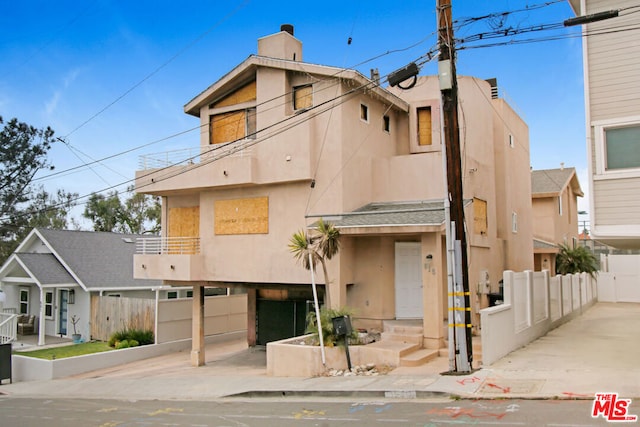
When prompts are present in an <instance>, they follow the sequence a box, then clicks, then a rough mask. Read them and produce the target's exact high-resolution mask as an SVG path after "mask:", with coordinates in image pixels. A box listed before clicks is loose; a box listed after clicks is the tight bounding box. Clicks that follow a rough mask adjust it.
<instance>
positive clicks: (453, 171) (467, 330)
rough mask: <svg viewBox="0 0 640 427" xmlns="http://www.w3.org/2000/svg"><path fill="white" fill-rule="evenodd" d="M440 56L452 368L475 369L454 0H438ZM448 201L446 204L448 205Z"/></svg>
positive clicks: (455, 371)
mask: <svg viewBox="0 0 640 427" xmlns="http://www.w3.org/2000/svg"><path fill="white" fill-rule="evenodd" d="M437 11H438V40H439V47H440V56H439V58H438V59H439V61H438V77H439V79H440V93H441V99H442V117H443V139H444V150H445V159H446V169H447V175H446V177H447V201H448V207H449V215H448V217H449V220H448V221H447V250H448V259H449V291H448V292H449V296H448V301H449V370H450V372H451V373H464V372H471V371H472V362H473V350H472V343H471V332H472V331H471V306H470V298H469V277H468V276H469V273H468V267H467V238H466V234H465V229H464V205H463V197H462V171H461V170H462V166H461V163H462V162H461V155H460V130H459V126H458V83H457V79H456V66H455V59H456V58H455V46H454V38H453V26H452V22H453V21H452V18H451V0H437ZM446 205H447V203H446V204H445V207H446Z"/></svg>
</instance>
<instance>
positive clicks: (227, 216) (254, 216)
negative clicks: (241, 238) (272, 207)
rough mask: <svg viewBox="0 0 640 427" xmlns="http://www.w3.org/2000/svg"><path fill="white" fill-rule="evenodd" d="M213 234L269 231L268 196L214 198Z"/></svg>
mask: <svg viewBox="0 0 640 427" xmlns="http://www.w3.org/2000/svg"><path fill="white" fill-rule="evenodd" d="M213 209H214V221H213V222H214V224H213V225H214V232H215V234H267V233H269V198H268V197H254V198H247V199H232V200H216V201H215V202H214V206H213Z"/></svg>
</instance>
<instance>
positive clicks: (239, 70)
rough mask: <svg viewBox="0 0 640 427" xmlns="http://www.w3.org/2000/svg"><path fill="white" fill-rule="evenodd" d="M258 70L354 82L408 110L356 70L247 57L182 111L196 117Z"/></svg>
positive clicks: (390, 94) (392, 95)
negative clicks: (266, 69) (287, 72)
mask: <svg viewBox="0 0 640 427" xmlns="http://www.w3.org/2000/svg"><path fill="white" fill-rule="evenodd" d="M258 67H268V68H277V69H280V70H285V71H297V72H300V73H305V74H311V75H319V76H323V77H325V78H335V79H340V80H351V81H354V82H355V83H356V85H357V86H363V87H366V88H367V91H368V92H371V93H374V94H376V95H377V96H379V97H381V98H382V99H384V100H385V101H386V102H388V103H389V104H390V105H392V106H393V107H395V108H396V109H398V110H400V111H404V112H408V111H409V104H408V103H407V102H406V101H404V100H402V99H400V98H399V97H397V96H395V95H394V94H392V93H391V92H389V91H387V90H386V89H384V88H382V87H380V86H377V85H375V84H374V83H373V82H372V81H371V80H369V79H368V78H366V77H365V76H364V75H362V74H361V73H360V72H358V71H356V70H351V69H345V68H338V67H329V66H326V65H317V64H311V63H308V62H300V61H291V60H286V59H278V58H269V57H266V56H258V55H251V56H250V57H249V58H247V59H245V60H244V61H243V62H241V63H240V64H239V65H237V66H236V67H235V68H234V69H232V70H231V71H229V72H228V73H227V74H225V75H224V76H223V77H222V78H220V79H219V80H218V81H216V82H215V83H213V84H212V85H211V86H209V87H208V88H207V89H206V90H204V91H203V92H201V93H200V94H198V95H197V96H196V97H195V98H193V99H192V100H191V101H189V102H188V103H187V104H186V105H185V106H184V112H185V113H187V114H190V115H192V116H195V117H200V108H202V107H203V106H205V105H208V104H210V103H212V102H214V101H215V100H217V99H219V98H222V97H224V96H225V95H227V94H228V93H230V92H231V91H233V90H234V89H236V88H238V87H239V86H241V85H243V84H245V83H248V82H250V81H251V80H253V79H255V75H256V70H257V69H258ZM357 86H356V87H357Z"/></svg>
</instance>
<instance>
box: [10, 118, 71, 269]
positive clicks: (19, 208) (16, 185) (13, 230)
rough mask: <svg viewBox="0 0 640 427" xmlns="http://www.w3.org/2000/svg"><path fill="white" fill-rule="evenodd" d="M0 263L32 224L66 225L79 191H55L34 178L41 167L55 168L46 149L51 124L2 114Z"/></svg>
mask: <svg viewBox="0 0 640 427" xmlns="http://www.w3.org/2000/svg"><path fill="white" fill-rule="evenodd" d="M0 126H2V128H1V129H0V263H3V262H4V261H5V260H6V258H7V257H8V256H9V255H10V254H11V253H12V252H13V251H14V250H15V248H16V247H17V245H18V244H19V243H20V241H21V240H22V239H23V238H24V237H25V236H26V235H27V234H28V233H29V231H31V229H32V228H33V227H47V228H66V227H67V225H68V224H67V216H68V215H69V212H70V210H71V208H72V207H73V206H74V205H75V199H76V198H77V195H76V194H72V193H66V192H64V191H62V190H58V191H57V193H56V194H55V195H52V194H50V193H48V192H47V191H45V190H44V188H43V187H35V188H34V186H33V185H32V181H33V178H34V176H35V175H36V173H37V172H38V171H40V170H46V169H53V166H51V164H50V163H49V161H48V160H47V153H48V151H49V149H50V148H51V144H52V143H53V130H51V128H48V127H47V128H46V129H37V128H35V127H33V126H30V125H28V124H26V123H22V122H19V121H18V119H15V118H14V119H11V120H9V121H8V122H4V120H3V119H2V117H0Z"/></svg>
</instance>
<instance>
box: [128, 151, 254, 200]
mask: <svg viewBox="0 0 640 427" xmlns="http://www.w3.org/2000/svg"><path fill="white" fill-rule="evenodd" d="M253 142H254V141H253V140H241V141H236V142H234V143H231V144H220V147H215V146H206V147H194V148H187V149H183V150H173V151H166V152H162V153H155V154H147V155H144V156H141V157H140V159H139V168H140V169H139V170H138V171H136V184H135V186H136V191H138V192H140V193H148V194H157V195H162V194H163V193H165V192H170V191H176V190H192V189H202V188H211V187H218V186H228V185H242V184H250V183H253V182H254V180H255V169H256V167H255V159H254V153H253V152H252V148H251V145H252V143H253Z"/></svg>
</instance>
